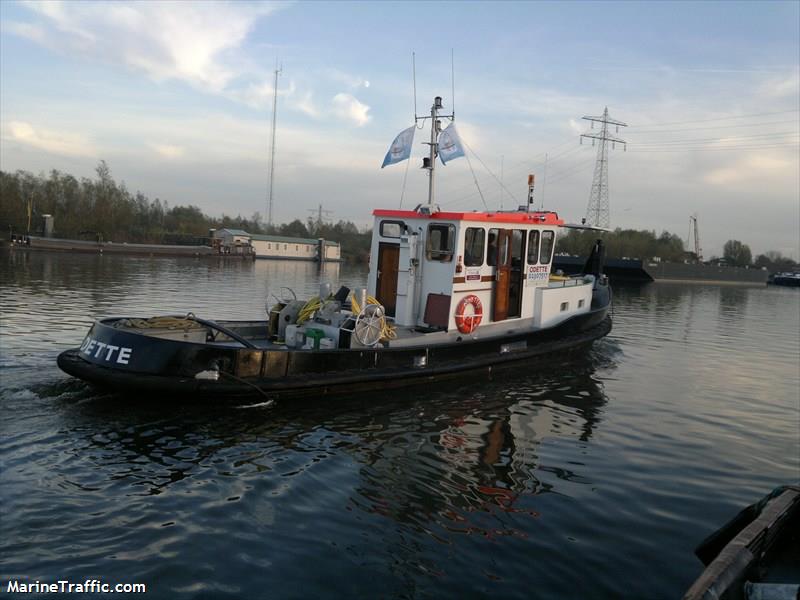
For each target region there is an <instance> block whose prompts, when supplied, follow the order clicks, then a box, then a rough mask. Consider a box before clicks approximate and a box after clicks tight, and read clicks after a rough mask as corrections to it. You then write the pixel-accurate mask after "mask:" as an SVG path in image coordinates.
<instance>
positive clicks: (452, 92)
mask: <svg viewBox="0 0 800 600" xmlns="http://www.w3.org/2000/svg"><path fill="white" fill-rule="evenodd" d="M450 99H451V100H450V103H451V105H452V110H451V111H450V112H451V113H452V114H453V118H454V119H455V118H456V68H455V63H454V62H453V49H452V48H450Z"/></svg>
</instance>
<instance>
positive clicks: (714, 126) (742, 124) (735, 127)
mask: <svg viewBox="0 0 800 600" xmlns="http://www.w3.org/2000/svg"><path fill="white" fill-rule="evenodd" d="M787 123H793V124H800V119H789V120H788V121H765V122H761V123H740V124H738V125H713V126H711V127H681V128H680V129H664V130H661V129H637V130H636V131H631V134H639V133H673V132H682V131H701V130H704V129H738V128H741V127H767V126H770V125H785V124H787Z"/></svg>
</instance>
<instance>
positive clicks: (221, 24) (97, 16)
mask: <svg viewBox="0 0 800 600" xmlns="http://www.w3.org/2000/svg"><path fill="white" fill-rule="evenodd" d="M24 6H26V7H28V8H29V9H30V10H31V11H33V12H34V13H36V14H37V15H39V16H40V17H41V22H39V23H36V24H17V25H15V26H14V27H13V28H11V30H12V31H14V32H15V33H17V34H18V35H22V36H25V37H27V38H28V39H32V40H34V41H37V42H39V43H42V44H45V45H48V46H51V47H55V46H58V49H59V50H61V51H65V52H72V53H78V54H82V55H88V56H90V57H92V58H95V59H97V60H102V61H106V62H111V63H115V64H124V65H126V66H128V67H129V68H132V69H135V70H139V71H143V72H144V73H146V74H147V75H148V76H149V77H151V78H153V79H155V80H157V81H160V80H165V79H176V80H180V81H184V82H187V83H189V84H192V85H194V86H197V87H200V88H203V89H207V90H209V91H212V92H221V91H223V90H225V89H226V88H227V87H228V86H229V85H230V84H231V83H232V82H233V81H234V80H235V79H236V78H237V77H239V76H240V75H242V72H241V67H240V66H239V64H240V63H241V62H242V61H239V60H237V58H239V57H237V55H236V54H237V50H238V49H239V48H240V46H241V45H242V43H243V42H244V40H245V38H246V37H247V35H248V34H249V33H250V31H251V30H252V28H253V26H254V25H255V22H256V21H257V20H258V19H259V18H260V17H262V16H264V15H268V14H270V13H271V12H273V11H274V10H275V9H276V6H275V5H273V4H262V3H259V4H250V3H244V2H233V3H220V2H203V3H191V2H139V3H135V4H121V3H116V2H61V1H53V2H27V3H25V4H24Z"/></svg>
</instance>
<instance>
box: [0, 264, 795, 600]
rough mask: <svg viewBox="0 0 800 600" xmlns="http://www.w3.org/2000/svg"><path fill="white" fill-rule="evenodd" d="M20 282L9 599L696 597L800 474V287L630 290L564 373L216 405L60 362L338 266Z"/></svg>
mask: <svg viewBox="0 0 800 600" xmlns="http://www.w3.org/2000/svg"><path fill="white" fill-rule="evenodd" d="M328 269H329V270H328V271H327V272H326V273H324V274H323V278H324V279H333V280H334V281H335V282H338V281H340V282H342V283H344V284H346V285H348V286H349V287H356V286H361V285H363V284H364V281H365V278H366V273H365V272H364V271H363V269H360V268H352V267H347V266H342V267H339V266H337V265H329V266H328ZM0 281H2V289H1V290H0V303H1V304H2V330H1V333H2V337H0V408H1V409H2V413H1V416H0V469H1V471H0V507H1V508H0V510H1V511H2V512H1V513H0V586H3V589H4V590H5V589H6V585H7V581H8V580H9V579H19V580H21V581H22V580H26V581H36V580H39V581H41V582H48V583H49V582H55V581H58V580H69V581H72V582H83V581H84V580H86V579H93V578H94V579H100V580H102V581H104V582H108V583H120V582H121V583H145V584H147V586H148V589H147V591H148V596H149V597H155V598H261V597H270V598H308V597H367V598H442V597H480V596H489V595H502V597H504V598H531V597H539V598H675V597H680V595H681V593H682V591H683V590H684V589H685V588H686V587H687V586H688V585H689V584H690V583H691V581H692V580H693V579H694V578H695V577H696V576H697V574H698V573H699V572H700V570H701V565H700V563H699V561H698V560H697V559H695V558H694V556H693V554H692V551H693V548H694V547H695V546H696V545H697V543H698V542H699V541H700V540H702V539H703V538H704V537H705V536H706V535H707V534H708V533H710V532H711V531H713V530H714V529H716V528H717V527H718V526H719V525H721V524H722V523H723V522H724V521H726V520H727V519H728V518H730V517H731V516H732V515H733V514H734V513H735V512H737V511H738V510H739V509H740V508H741V507H742V506H744V505H746V504H749V503H751V502H753V501H754V500H756V499H758V498H760V497H761V496H762V495H763V494H764V493H766V492H767V491H769V490H770V489H772V488H773V487H775V486H777V485H779V484H782V483H786V482H789V481H792V480H794V481H797V480H798V479H799V478H800V417H799V416H798V410H799V405H800V397H799V396H798V394H800V391H798V390H800V372H799V371H800V366H798V365H800V334H799V333H798V332H799V331H800V293H798V290H794V289H786V288H772V287H769V288H740V287H725V286H677V285H676V286H672V285H664V284H659V285H650V286H647V287H643V288H619V289H617V290H616V307H615V323H614V330H613V332H612V334H611V335H610V336H609V337H608V338H606V339H604V340H602V341H600V342H598V343H596V344H595V346H594V348H593V350H592V351H591V352H589V353H588V354H587V355H586V356H585V357H584V358H581V359H578V360H575V361H573V362H572V363H569V364H563V365H560V366H557V367H555V368H551V369H550V370H549V371H538V372H537V371H535V370H531V369H527V368H526V369H524V370H523V372H521V373H520V374H519V375H517V376H513V375H505V374H504V375H503V376H502V377H503V378H502V379H500V380H494V381H487V382H484V383H480V382H475V381H474V380H471V381H469V382H468V383H464V384H461V385H459V384H458V383H456V384H452V383H450V384H448V385H447V386H441V387H436V388H426V389H422V390H410V391H402V392H397V393H392V394H387V393H385V392H376V393H373V394H365V395H362V396H358V397H353V398H345V399H343V400H336V401H330V400H324V401H318V402H314V401H305V402H295V403H288V404H280V403H279V404H273V405H268V404H266V403H261V404H255V405H249V406H246V405H245V406H240V407H231V406H227V407H225V408H215V407H213V406H204V407H197V406H190V405H186V404H183V405H175V404H174V403H173V402H171V401H170V398H168V397H163V398H158V397H154V398H142V399H141V401H140V402H132V401H129V400H127V401H126V400H122V399H120V398H117V397H114V396H113V395H102V394H99V393H97V392H95V391H93V390H92V389H91V388H89V387H87V386H86V385H84V384H83V383H81V382H79V381H76V380H73V379H70V378H69V377H67V376H66V375H64V374H62V373H61V372H60V371H59V370H58V369H57V367H56V365H55V358H56V355H57V353H58V352H60V351H61V350H63V349H66V348H69V347H74V346H76V345H77V344H78V343H79V342H80V340H81V339H82V337H83V335H84V333H85V331H86V329H87V328H88V326H89V324H90V322H91V319H92V318H94V317H99V316H107V315H120V314H125V315H135V316H150V315H152V314H163V313H182V312H186V311H188V310H191V311H193V312H195V313H196V314H198V315H199V316H206V317H211V318H251V317H260V316H261V315H263V311H264V304H265V299H266V298H267V297H268V296H269V294H275V295H278V296H280V295H282V293H285V292H281V291H280V287H281V286H290V287H293V288H294V289H295V290H296V291H297V293H298V295H299V296H300V297H308V296H310V295H312V294H314V293H315V291H316V290H317V287H318V276H317V274H316V271H315V266H314V265H311V264H304V263H277V262H266V261H265V262H261V261H259V262H256V263H255V264H254V263H250V262H235V261H231V262H226V263H218V262H214V261H209V260H205V259H203V260H201V259H147V258H130V257H99V256H83V255H69V254H45V253H33V252H32V253H25V252H19V251H15V252H10V253H9V252H2V253H0ZM270 303H271V301H270Z"/></svg>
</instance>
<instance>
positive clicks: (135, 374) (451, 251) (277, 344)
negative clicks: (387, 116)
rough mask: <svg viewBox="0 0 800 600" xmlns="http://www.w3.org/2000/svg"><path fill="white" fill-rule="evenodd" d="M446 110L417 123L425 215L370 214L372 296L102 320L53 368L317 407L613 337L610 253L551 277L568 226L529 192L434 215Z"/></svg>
mask: <svg viewBox="0 0 800 600" xmlns="http://www.w3.org/2000/svg"><path fill="white" fill-rule="evenodd" d="M441 109H442V105H441V98H439V97H437V98H436V99H435V100H434V104H433V106H432V108H431V115H430V117H427V116H426V117H418V118H417V119H418V120H419V119H422V120H425V119H428V118H430V120H431V143H430V155H429V156H428V157H426V158H425V160H424V162H423V168H424V169H426V170H427V171H428V176H429V193H428V202H427V203H425V204H420V205H419V206H417V208H416V209H415V210H382V209H379V210H375V211H373V217H374V226H373V234H372V246H371V253H370V269H369V275H368V279H367V287H366V288H365V289H362V290H355V291H351V290H349V289H347V288H344V287H343V288H340V289H339V291H338V292H337V293H336V294H331V290H332V288H331V287H330V284H323V285H322V286H321V289H320V293H319V295H318V296H317V297H315V298H311V299H308V300H302V299H297V298H296V297H294V294H293V293H289V292H286V293H285V294H284V296H285V297H284V298H282V299H280V300H279V301H278V302H276V303H275V304H274V305H273V306H271V307H270V308H269V311H268V314H267V315H266V318H263V319H260V320H254V321H211V320H207V319H204V318H200V317H197V316H196V315H194V314H191V313H189V314H186V315H180V316H166V317H151V318H131V317H122V318H109V319H102V320H99V321H97V322H95V323H94V324H93V325H92V327H91V329H90V330H89V333H88V334H87V336H86V337H85V339H84V340H83V343H82V344H81V345H80V347H78V348H74V349H71V350H67V351H65V352H63V353H62V354H61V355H60V356H59V357H58V365H59V367H60V368H61V369H62V370H63V371H65V372H66V373H68V374H70V375H73V376H75V377H78V378H81V379H83V380H85V381H87V382H90V383H91V384H94V385H97V386H100V387H103V388H107V389H111V390H114V391H118V392H125V393H138V394H141V395H144V394H147V395H152V394H168V395H189V396H192V397H193V398H200V397H202V398H208V399H211V400H225V399H239V398H244V397H259V396H261V397H266V398H269V399H273V398H281V397H286V396H315V397H319V396H325V395H337V394H341V393H348V392H352V391H359V390H364V389H376V388H385V387H390V386H391V387H399V386H408V385H418V384H424V383H426V382H429V381H433V380H439V379H445V378H449V377H465V376H470V375H483V374H490V373H491V372H492V371H493V370H495V369H499V368H502V367H505V366H509V365H512V364H519V365H524V366H523V367H522V368H529V367H531V366H534V365H536V364H538V363H541V362H542V361H544V360H546V359H549V358H553V357H556V356H559V357H560V356H563V355H564V354H565V353H571V352H574V351H576V350H581V349H583V348H585V347H587V346H588V345H590V344H591V343H592V342H593V341H594V340H596V339H598V338H600V337H603V336H605V335H607V334H608V333H609V331H610V330H611V315H610V308H611V302H612V299H611V288H610V286H609V283H608V278H607V277H606V276H605V274H604V273H603V262H604V254H605V251H604V247H603V244H602V242H601V241H600V240H598V241H597V243H596V244H595V246H594V248H593V250H592V253H591V256H590V257H589V259H588V260H587V261H586V264H585V269H583V272H582V273H580V274H576V275H572V276H554V275H551V267H552V260H553V251H554V248H555V242H556V237H557V235H558V234H559V232H561V231H563V230H564V228H566V227H569V226H568V225H567V224H566V223H565V222H564V221H563V220H562V219H561V218H560V217H559V216H558V214H556V213H555V212H549V211H535V210H533V209H532V207H533V187H532V180H531V179H529V197H528V204H527V206H521V207H519V209H518V210H516V211H508V212H502V211H498V212H491V211H485V212H444V211H441V210H440V209H439V208H438V207H437V206H436V205H435V204H434V202H433V181H434V172H435V160H436V158H437V157H438V158H440V159H442V162H443V163H444V162H445V160H444V157H443V156H442V155H441V153H443V152H446V151H450V152H451V156H452V145H453V144H457V143H458V138H457V137H456V134H455V132H454V129H453V130H452V131H450V127H448V129H446V130H445V131H441V129H440V125H439V123H440V120H439V118H440V117H442V116H444V117H447V118H452V115H449V116H446V115H440V114H439V112H440V111H441ZM451 127H452V125H451ZM448 132H449V134H450V135H449V136H446V135H445V134H447V133H448ZM401 135H403V134H401ZM398 140H400V136H398ZM398 140H395V144H393V146H392V148H391V149H390V154H391V153H393V152H395V146H396V144H397V143H398ZM403 143H408V144H410V141H404V142H403ZM446 144H447V146H445V145H446ZM400 150H401V152H399V153H400V154H401V155H402V150H403V149H402V148H401V149H400ZM409 152H410V147H409ZM389 156H390V155H389V154H387V160H388V159H389ZM405 158H406V159H407V158H408V153H406V155H405ZM401 160H402V159H401ZM394 162H397V161H394ZM384 164H386V162H385V163H384Z"/></svg>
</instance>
